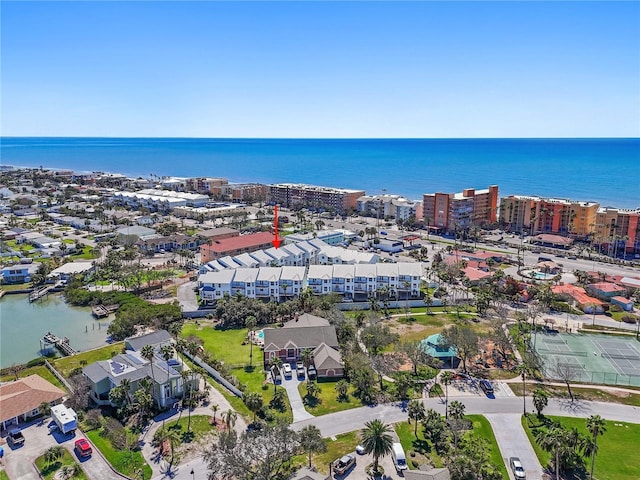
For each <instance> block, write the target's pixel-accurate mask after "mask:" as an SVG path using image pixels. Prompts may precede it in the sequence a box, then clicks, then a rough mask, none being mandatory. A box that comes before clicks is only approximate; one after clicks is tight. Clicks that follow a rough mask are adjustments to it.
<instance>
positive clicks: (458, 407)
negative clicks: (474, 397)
mask: <svg viewBox="0 0 640 480" xmlns="http://www.w3.org/2000/svg"><path fill="white" fill-rule="evenodd" d="M464 410H465V405H464V403H462V402H459V401H458V400H454V401H453V402H451V405H449V416H450V417H451V418H453V419H454V420H462V418H463V417H464Z"/></svg>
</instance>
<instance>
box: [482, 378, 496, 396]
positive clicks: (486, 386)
mask: <svg viewBox="0 0 640 480" xmlns="http://www.w3.org/2000/svg"><path fill="white" fill-rule="evenodd" d="M480 388H481V389H482V391H483V392H484V393H486V394H487V395H493V386H492V385H491V383H489V380H480Z"/></svg>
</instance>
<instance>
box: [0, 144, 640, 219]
mask: <svg viewBox="0 0 640 480" xmlns="http://www.w3.org/2000/svg"><path fill="white" fill-rule="evenodd" d="M1 142H2V143H1V145H0V154H1V162H2V164H3V165H14V166H28V167H39V166H43V167H45V168H67V169H73V170H78V171H108V172H118V173H125V174H127V175H133V176H148V175H150V174H154V175H160V176H162V175H167V176H218V177H225V178H228V179H229V181H231V182H250V181H253V182H263V183H274V182H303V183H310V184H316V185H325V186H334V187H344V188H357V189H363V190H365V191H366V192H367V193H370V194H379V193H382V192H383V191H386V192H388V193H397V194H402V195H405V196H407V197H410V198H412V199H419V198H421V196H422V194H423V193H431V192H458V191H461V190H462V189H464V188H477V189H480V188H486V187H487V186H488V185H498V186H499V187H500V195H501V196H506V195H511V194H520V195H540V196H545V197H555V198H570V199H573V200H582V201H597V202H600V204H602V205H607V206H616V207H624V208H638V207H640V139H638V138H632V139H442V140H438V139H398V140H396V139H386V140H385V139H373V140H371V139H362V140H359V139H353V140H339V139H326V140H325V139H318V140H312V139H309V140H297V139H176V138H14V137H11V138H10V137H3V138H2V139H1Z"/></svg>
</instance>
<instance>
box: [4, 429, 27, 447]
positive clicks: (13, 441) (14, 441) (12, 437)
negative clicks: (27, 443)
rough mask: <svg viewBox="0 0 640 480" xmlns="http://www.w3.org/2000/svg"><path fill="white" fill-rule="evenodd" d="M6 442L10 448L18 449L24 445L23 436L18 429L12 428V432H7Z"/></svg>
mask: <svg viewBox="0 0 640 480" xmlns="http://www.w3.org/2000/svg"><path fill="white" fill-rule="evenodd" d="M7 441H8V442H9V444H10V445H11V446H12V447H18V446H20V445H23V444H24V435H22V432H21V431H20V430H19V429H17V428H14V429H13V430H10V431H9V435H7Z"/></svg>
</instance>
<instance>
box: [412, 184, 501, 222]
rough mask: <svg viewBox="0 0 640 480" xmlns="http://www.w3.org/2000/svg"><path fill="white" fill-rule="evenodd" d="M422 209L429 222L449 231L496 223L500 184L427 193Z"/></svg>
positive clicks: (423, 197)
mask: <svg viewBox="0 0 640 480" xmlns="http://www.w3.org/2000/svg"><path fill="white" fill-rule="evenodd" d="M422 210H423V218H424V221H425V223H426V224H427V225H429V226H432V227H438V228H442V229H444V230H447V231H453V230H456V229H462V230H464V229H467V228H469V227H472V226H483V225H487V224H492V223H496V221H497V211H498V187H497V185H492V186H490V187H489V188H488V189H485V190H475V189H473V188H467V189H465V190H463V191H462V192H459V193H442V192H437V193H426V194H424V195H423V196H422Z"/></svg>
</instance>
